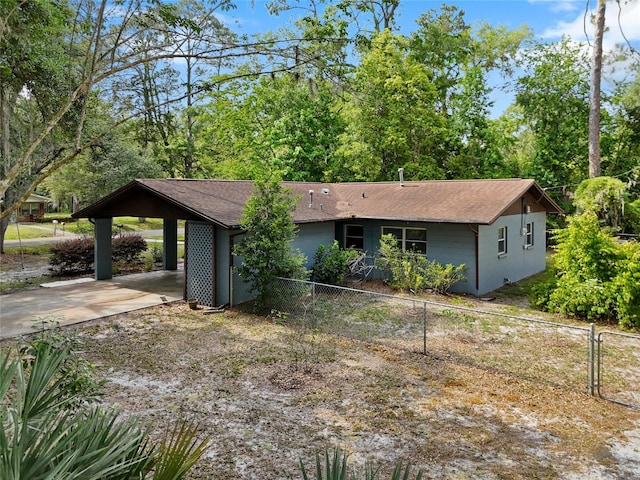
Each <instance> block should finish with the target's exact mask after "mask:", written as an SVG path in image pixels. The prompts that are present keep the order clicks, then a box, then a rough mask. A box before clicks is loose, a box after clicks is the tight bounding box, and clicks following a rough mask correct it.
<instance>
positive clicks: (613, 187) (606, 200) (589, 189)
mask: <svg viewBox="0 0 640 480" xmlns="http://www.w3.org/2000/svg"><path fill="white" fill-rule="evenodd" d="M630 203H631V202H630V199H629V192H628V190H627V185H626V184H625V183H624V182H622V180H620V179H617V178H612V177H596V178H589V179H587V180H584V181H583V182H582V183H580V185H579V186H578V188H577V189H576V191H575V199H574V204H575V206H576V211H577V213H582V212H592V213H595V214H596V215H597V216H598V218H599V219H600V221H601V222H602V224H603V225H606V226H609V227H611V228H613V229H615V230H625V229H626V228H625V227H627V228H628V227H629V226H630V225H633V224H634V223H635V221H636V216H637V212H636V210H635V208H634V207H635V205H629V204H630Z"/></svg>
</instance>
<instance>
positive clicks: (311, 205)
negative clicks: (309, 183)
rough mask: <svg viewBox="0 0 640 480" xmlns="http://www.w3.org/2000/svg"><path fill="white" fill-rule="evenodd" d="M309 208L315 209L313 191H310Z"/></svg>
mask: <svg viewBox="0 0 640 480" xmlns="http://www.w3.org/2000/svg"><path fill="white" fill-rule="evenodd" d="M309 208H313V190H309Z"/></svg>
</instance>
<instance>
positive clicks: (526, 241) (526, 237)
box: [524, 222, 533, 248]
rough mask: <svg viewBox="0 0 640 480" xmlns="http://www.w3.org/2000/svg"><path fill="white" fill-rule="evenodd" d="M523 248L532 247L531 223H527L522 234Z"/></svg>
mask: <svg viewBox="0 0 640 480" xmlns="http://www.w3.org/2000/svg"><path fill="white" fill-rule="evenodd" d="M524 246H525V247H526V248H530V247H533V222H528V223H527V225H526V230H525V234H524Z"/></svg>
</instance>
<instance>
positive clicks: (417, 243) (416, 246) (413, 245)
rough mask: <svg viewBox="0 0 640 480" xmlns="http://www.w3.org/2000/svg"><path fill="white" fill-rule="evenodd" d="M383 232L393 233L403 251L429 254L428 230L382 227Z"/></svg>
mask: <svg viewBox="0 0 640 480" xmlns="http://www.w3.org/2000/svg"><path fill="white" fill-rule="evenodd" d="M382 234H383V235H387V234H391V235H393V236H394V237H395V238H396V240H397V241H398V245H399V246H400V247H401V248H402V251H403V252H415V253H420V254H422V255H426V254H427V231H426V230H425V229H424V228H413V227H382Z"/></svg>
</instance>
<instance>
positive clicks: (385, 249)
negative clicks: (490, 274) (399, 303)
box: [376, 234, 466, 293]
mask: <svg viewBox="0 0 640 480" xmlns="http://www.w3.org/2000/svg"><path fill="white" fill-rule="evenodd" d="M376 266H377V267H379V268H380V269H382V270H385V271H386V272H387V278H386V280H385V281H386V282H387V283H388V284H389V285H391V286H392V287H393V288H397V289H399V290H409V291H412V292H418V291H420V290H423V289H427V288H430V289H432V290H433V291H434V292H436V293H447V292H448V291H449V290H450V289H451V287H452V286H453V285H455V284H456V283H458V282H461V281H463V280H464V279H465V278H466V275H465V271H466V266H465V265H464V264H462V265H458V266H455V265H452V264H450V263H448V264H446V265H442V264H440V263H438V262H435V261H432V260H429V259H427V258H426V257H425V256H423V255H421V254H420V253H417V252H411V251H409V252H403V251H402V249H401V248H400V247H399V246H398V242H397V241H396V239H395V237H394V236H393V235H391V234H387V235H383V236H382V237H380V249H379V250H378V259H377V261H376Z"/></svg>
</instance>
